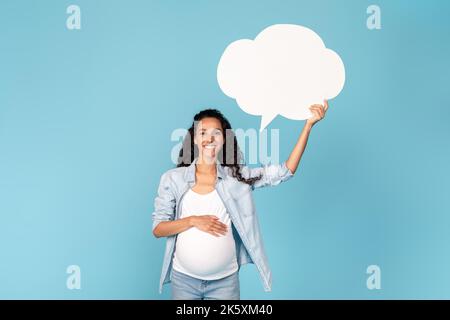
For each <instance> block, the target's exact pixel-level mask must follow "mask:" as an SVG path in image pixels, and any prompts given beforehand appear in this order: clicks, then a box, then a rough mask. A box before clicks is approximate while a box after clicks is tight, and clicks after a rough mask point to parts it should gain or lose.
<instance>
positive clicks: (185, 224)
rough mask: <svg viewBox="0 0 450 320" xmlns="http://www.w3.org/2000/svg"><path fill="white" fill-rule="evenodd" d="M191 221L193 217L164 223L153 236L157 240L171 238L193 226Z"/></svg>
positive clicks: (157, 227)
mask: <svg viewBox="0 0 450 320" xmlns="http://www.w3.org/2000/svg"><path fill="white" fill-rule="evenodd" d="M191 220H192V219H191V217H186V218H181V219H177V220H173V221H162V222H160V223H159V224H158V225H157V226H156V228H155V230H153V235H154V236H155V237H156V238H160V237H169V236H172V235H174V234H177V233H180V232H183V231H186V230H188V229H189V228H191V227H192V226H193V225H192V221H191Z"/></svg>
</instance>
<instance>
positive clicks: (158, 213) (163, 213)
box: [152, 173, 176, 231]
mask: <svg viewBox="0 0 450 320" xmlns="http://www.w3.org/2000/svg"><path fill="white" fill-rule="evenodd" d="M175 202H176V200H175V196H174V194H173V189H172V187H171V181H170V177H169V176H168V174H167V173H164V174H163V175H162V176H161V180H160V182H159V187H158V194H157V196H156V198H155V211H154V212H153V214H152V219H153V231H154V230H155V228H156V226H157V225H158V224H159V223H160V222H162V221H170V220H173V219H174V217H175V205H176V203H175Z"/></svg>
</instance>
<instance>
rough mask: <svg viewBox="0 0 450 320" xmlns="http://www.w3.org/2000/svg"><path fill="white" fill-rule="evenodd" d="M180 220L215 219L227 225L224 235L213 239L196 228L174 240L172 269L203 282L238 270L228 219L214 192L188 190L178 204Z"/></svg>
mask: <svg viewBox="0 0 450 320" xmlns="http://www.w3.org/2000/svg"><path fill="white" fill-rule="evenodd" d="M180 209H181V216H180V218H185V217H188V216H191V215H196V216H199V215H215V216H217V217H218V218H219V220H220V222H222V223H224V224H226V225H227V226H228V228H227V234H226V235H222V234H221V235H219V236H218V237H215V236H213V235H212V234H210V233H207V232H204V231H201V230H200V229H197V228H196V227H192V228H189V229H188V230H186V231H184V232H181V233H179V234H178V236H177V242H176V246H175V253H174V258H173V268H174V269H175V270H176V271H178V272H182V273H185V274H187V275H189V276H191V277H194V278H198V279H202V280H216V279H221V278H224V277H226V276H229V275H231V274H232V273H234V272H236V271H237V270H238V264H237V260H236V247H235V242H234V238H233V232H232V229H231V220H230V215H229V214H228V212H227V211H226V208H225V206H224V204H223V202H222V199H221V198H220V196H219V194H218V193H217V191H216V190H215V189H214V190H213V191H212V192H210V193H207V194H199V193H196V192H194V191H192V189H189V190H188V191H187V192H186V194H185V195H184V198H183V200H182V201H181V208H180Z"/></svg>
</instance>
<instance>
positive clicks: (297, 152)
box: [286, 122, 312, 173]
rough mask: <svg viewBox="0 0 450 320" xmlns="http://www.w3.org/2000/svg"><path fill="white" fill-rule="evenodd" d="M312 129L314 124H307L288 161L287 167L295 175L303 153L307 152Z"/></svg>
mask: <svg viewBox="0 0 450 320" xmlns="http://www.w3.org/2000/svg"><path fill="white" fill-rule="evenodd" d="M311 129H312V124H310V123H308V122H306V123H305V125H304V127H303V130H302V132H301V133H300V136H299V137H298V140H297V143H296V144H295V146H294V149H293V150H292V152H291V154H290V155H289V158H288V159H287V161H286V166H287V167H288V169H289V170H290V171H291V172H292V173H295V171H297V168H298V164H299V163H300V159H301V158H302V155H303V152H304V151H305V148H306V144H307V143H308V138H309V134H310V132H311Z"/></svg>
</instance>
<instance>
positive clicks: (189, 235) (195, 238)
mask: <svg viewBox="0 0 450 320" xmlns="http://www.w3.org/2000/svg"><path fill="white" fill-rule="evenodd" d="M176 257H177V260H178V263H180V264H181V265H182V266H183V268H184V269H185V270H186V271H189V272H191V273H192V274H195V275H198V276H202V277H208V276H210V275H213V274H215V273H220V272H221V271H223V269H224V268H226V267H229V266H230V265H231V264H232V263H233V262H234V261H235V260H236V247H235V242H234V238H233V234H232V233H231V232H230V231H229V232H228V233H227V234H226V235H220V236H219V237H215V236H213V235H211V234H209V233H206V232H203V231H201V230H198V229H197V228H191V229H189V230H187V231H185V232H182V233H180V234H179V235H178V237H177V244H176Z"/></svg>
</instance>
